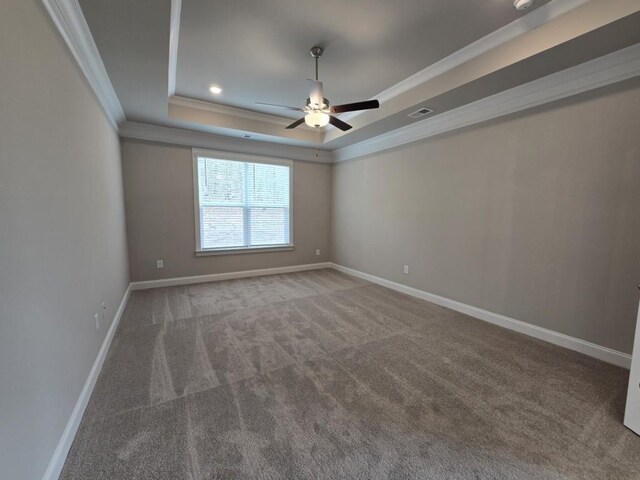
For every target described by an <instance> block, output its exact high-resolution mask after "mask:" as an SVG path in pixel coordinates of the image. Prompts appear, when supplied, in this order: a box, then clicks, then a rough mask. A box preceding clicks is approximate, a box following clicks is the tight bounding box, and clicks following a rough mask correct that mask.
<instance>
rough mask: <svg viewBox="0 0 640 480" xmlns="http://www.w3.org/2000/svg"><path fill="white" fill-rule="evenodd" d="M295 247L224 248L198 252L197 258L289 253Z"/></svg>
mask: <svg viewBox="0 0 640 480" xmlns="http://www.w3.org/2000/svg"><path fill="white" fill-rule="evenodd" d="M294 249H295V247H294V246H293V245H277V246H274V247H248V248H247V247H242V248H223V249H219V250H196V257H207V256H210V255H236V254H242V253H269V252H288V251H291V250H294Z"/></svg>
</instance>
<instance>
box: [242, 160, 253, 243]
mask: <svg viewBox="0 0 640 480" xmlns="http://www.w3.org/2000/svg"><path fill="white" fill-rule="evenodd" d="M243 197H244V208H243V227H244V244H245V246H246V247H250V246H251V212H250V210H249V164H248V163H245V164H244V195H243Z"/></svg>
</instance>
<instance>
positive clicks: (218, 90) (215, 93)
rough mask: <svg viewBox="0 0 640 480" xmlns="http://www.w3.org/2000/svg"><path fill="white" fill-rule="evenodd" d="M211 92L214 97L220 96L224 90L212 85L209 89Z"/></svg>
mask: <svg viewBox="0 0 640 480" xmlns="http://www.w3.org/2000/svg"><path fill="white" fill-rule="evenodd" d="M209 91H210V92H211V93H213V94H214V95H220V94H221V93H222V88H220V87H219V86H217V85H211V86H210V87H209Z"/></svg>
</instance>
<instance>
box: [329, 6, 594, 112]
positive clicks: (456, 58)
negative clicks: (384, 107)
mask: <svg viewBox="0 0 640 480" xmlns="http://www.w3.org/2000/svg"><path fill="white" fill-rule="evenodd" d="M589 1H591V0H553V1H551V2H549V3H547V4H546V5H543V6H542V7H540V8H537V9H536V10H534V11H533V12H530V13H528V14H526V15H525V16H522V17H520V18H518V19H517V20H514V21H513V22H511V23H509V24H507V25H505V26H504V27H502V28H499V29H498V30H496V31H494V32H491V33H490V34H489V35H486V36H484V37H482V38H480V39H479V40H476V41H475V42H473V43H471V44H469V45H467V46H466V47H464V48H461V49H460V50H458V51H456V52H454V53H452V54H451V55H449V56H448V57H445V58H443V59H442V60H439V61H437V62H436V63H434V64H432V65H430V66H428V67H427V68H425V69H423V70H420V71H419V72H417V73H414V74H413V75H411V76H410V77H407V78H406V79H404V80H402V81H401V82H398V83H396V84H395V85H393V86H392V87H390V88H388V89H386V90H384V91H383V92H380V93H379V94H378V95H376V96H375V97H373V98H376V99H378V101H380V103H384V102H386V101H389V100H391V99H392V98H395V97H397V96H398V95H401V94H403V93H405V92H407V91H409V90H411V89H412V88H415V87H417V86H418V85H421V84H423V83H425V82H427V81H429V80H431V79H433V78H435V77H437V76H439V75H442V74H443V73H446V72H448V71H450V70H453V69H454V68H456V67H458V66H460V65H462V64H463V63H466V62H468V61H470V60H473V59H474V58H477V57H479V56H480V55H483V54H485V53H487V52H488V51H490V50H493V49H494V48H496V47H499V46H500V45H503V44H505V43H507V42H509V41H511V40H513V39H514V38H516V37H519V36H520V35H524V34H525V33H527V32H530V31H531V30H534V29H536V28H538V27H540V26H541V25H544V24H545V23H547V22H550V21H551V20H553V19H555V18H557V17H559V16H560V15H563V14H565V13H567V12H569V11H571V10H573V9H575V8H577V7H580V6H581V5H584V4H585V3H588V2H589ZM362 113H363V112H350V113H347V114H345V115H341V117H340V118H342V119H343V120H349V119H351V118H354V117H357V116H358V115H361V114H362Z"/></svg>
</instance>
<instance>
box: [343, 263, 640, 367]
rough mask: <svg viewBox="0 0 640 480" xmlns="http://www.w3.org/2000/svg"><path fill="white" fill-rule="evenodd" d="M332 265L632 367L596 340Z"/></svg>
mask: <svg viewBox="0 0 640 480" xmlns="http://www.w3.org/2000/svg"><path fill="white" fill-rule="evenodd" d="M331 267H332V268H334V269H335V270H338V271H339V272H343V273H346V274H348V275H353V276H354V277H358V278H362V279H363V280H368V281H369V282H372V283H376V284H378V285H382V286H383V287H387V288H390V289H392V290H396V291H398V292H401V293H406V294H407V295H411V296H413V297H417V298H420V299H422V300H426V301H428V302H431V303H435V304H437V305H441V306H443V307H447V308H450V309H451V310H455V311H457V312H461V313H464V314H467V315H470V316H472V317H475V318H477V319H480V320H484V321H485V322H489V323H493V324H494V325H498V326H500V327H504V328H508V329H509V330H515V331H516V332H519V333H524V334H525V335H529V336H531V337H535V338H538V339H540V340H544V341H546V342H549V343H553V344H554V345H559V346H561V347H564V348H568V349H570V350H575V351H576V352H580V353H584V354H585V355H589V356H591V357H594V358H597V359H599V360H602V361H604V362H607V363H612V364H614V365H617V366H619V367H623V368H627V369H629V368H631V355H628V354H626V353H623V352H619V351H617V350H613V349H611V348H607V347H603V346H601V345H596V344H595V343H591V342H587V341H585V340H581V339H579V338H575V337H570V336H569V335H565V334H563V333H558V332H554V331H553V330H548V329H546V328H542V327H537V326H535V325H532V324H530V323H525V322H521V321H520V320H515V319H513V318H509V317H505V316H504V315H500V314H498V313H493V312H489V311H487V310H483V309H481V308H478V307H473V306H471V305H467V304H465V303H461V302H458V301H456V300H451V299H449V298H445V297H441V296H440V295H435V294H433V293H429V292H425V291H423V290H418V289H417V288H413V287H409V286H407V285H402V284H401V283H397V282H392V281H391V280H386V279H384V278H380V277H376V276H375V275H370V274H368V273H364V272H360V271H358V270H354V269H352V268H348V267H344V266H342V265H338V264H336V263H332V264H331Z"/></svg>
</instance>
